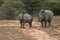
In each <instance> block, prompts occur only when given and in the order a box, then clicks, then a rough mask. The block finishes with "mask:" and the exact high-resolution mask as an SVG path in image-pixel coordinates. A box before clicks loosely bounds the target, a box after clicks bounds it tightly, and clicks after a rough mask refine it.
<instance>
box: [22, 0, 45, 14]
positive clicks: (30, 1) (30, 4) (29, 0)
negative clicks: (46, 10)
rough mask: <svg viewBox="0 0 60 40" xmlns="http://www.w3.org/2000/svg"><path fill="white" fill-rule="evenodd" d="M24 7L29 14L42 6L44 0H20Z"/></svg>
mask: <svg viewBox="0 0 60 40" xmlns="http://www.w3.org/2000/svg"><path fill="white" fill-rule="evenodd" d="M22 2H23V3H24V4H25V6H24V7H25V9H26V10H27V12H28V13H29V14H31V15H33V14H34V13H36V12H37V11H39V10H40V9H42V8H43V6H44V4H45V2H46V0H22Z"/></svg>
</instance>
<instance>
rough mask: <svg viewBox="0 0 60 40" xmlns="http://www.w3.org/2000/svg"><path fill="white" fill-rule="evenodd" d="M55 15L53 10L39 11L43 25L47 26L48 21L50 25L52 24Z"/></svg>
mask: <svg viewBox="0 0 60 40" xmlns="http://www.w3.org/2000/svg"><path fill="white" fill-rule="evenodd" d="M53 16H54V14H53V12H52V11H51V10H40V12H39V13H38V22H41V26H42V27H43V24H44V25H45V27H46V26H47V23H48V26H51V22H52V19H53Z"/></svg>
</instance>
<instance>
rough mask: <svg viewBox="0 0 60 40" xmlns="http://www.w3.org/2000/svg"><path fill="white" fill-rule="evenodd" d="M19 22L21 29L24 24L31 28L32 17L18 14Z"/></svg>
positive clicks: (26, 14)
mask: <svg viewBox="0 0 60 40" xmlns="http://www.w3.org/2000/svg"><path fill="white" fill-rule="evenodd" d="M19 21H20V23H21V28H24V25H25V23H29V26H30V28H31V27H32V16H31V15H30V14H28V13H20V14H19Z"/></svg>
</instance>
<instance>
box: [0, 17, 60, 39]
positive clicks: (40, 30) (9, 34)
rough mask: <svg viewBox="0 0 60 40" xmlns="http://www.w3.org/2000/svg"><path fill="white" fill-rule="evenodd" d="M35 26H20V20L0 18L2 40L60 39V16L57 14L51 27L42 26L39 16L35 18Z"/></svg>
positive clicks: (0, 37) (0, 36)
mask: <svg viewBox="0 0 60 40" xmlns="http://www.w3.org/2000/svg"><path fill="white" fill-rule="evenodd" d="M33 20H34V21H33V27H32V28H31V29H30V28H29V25H28V24H26V25H25V29H22V28H19V26H20V25H19V24H20V23H19V21H18V20H0V40H60V16H55V17H54V18H53V21H52V25H51V27H41V25H40V23H39V22H37V18H34V19H33Z"/></svg>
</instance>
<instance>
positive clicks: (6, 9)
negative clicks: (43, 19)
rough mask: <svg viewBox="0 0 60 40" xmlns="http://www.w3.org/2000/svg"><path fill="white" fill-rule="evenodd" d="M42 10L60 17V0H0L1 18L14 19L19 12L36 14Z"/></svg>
mask: <svg viewBox="0 0 60 40" xmlns="http://www.w3.org/2000/svg"><path fill="white" fill-rule="evenodd" d="M40 9H50V10H52V11H53V12H54V14H55V15H60V14H59V13H60V0H0V17H2V16H3V17H4V18H3V19H14V18H15V16H16V15H17V14H18V12H24V11H26V12H28V13H29V14H31V15H34V14H36V13H37V12H39V11H40Z"/></svg>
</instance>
